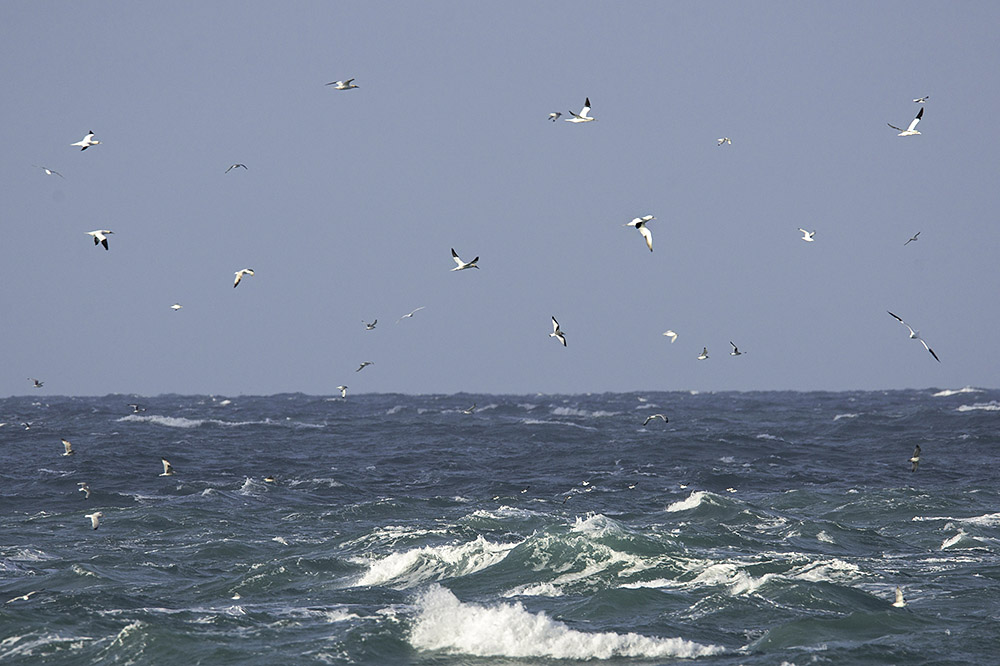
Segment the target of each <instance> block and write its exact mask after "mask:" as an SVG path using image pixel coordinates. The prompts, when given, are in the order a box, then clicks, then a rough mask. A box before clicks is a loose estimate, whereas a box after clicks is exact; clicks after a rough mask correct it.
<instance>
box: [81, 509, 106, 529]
mask: <svg viewBox="0 0 1000 666" xmlns="http://www.w3.org/2000/svg"><path fill="white" fill-rule="evenodd" d="M83 517H84V518H90V524H91V525H93V526H94V529H95V530H96V529H97V526H98V525H100V524H101V518H103V517H104V514H103V513H101V512H100V511H96V512H94V513H87V514H84V516H83Z"/></svg>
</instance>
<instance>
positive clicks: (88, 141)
mask: <svg viewBox="0 0 1000 666" xmlns="http://www.w3.org/2000/svg"><path fill="white" fill-rule="evenodd" d="M99 143H100V141H94V130H91V131H90V132H88V133H87V136H85V137H83V138H82V139H80V140H79V141H77V142H76V143H71V144H69V145H71V146H80V150H87V148H90V147H91V146H96V145H97V144H99Z"/></svg>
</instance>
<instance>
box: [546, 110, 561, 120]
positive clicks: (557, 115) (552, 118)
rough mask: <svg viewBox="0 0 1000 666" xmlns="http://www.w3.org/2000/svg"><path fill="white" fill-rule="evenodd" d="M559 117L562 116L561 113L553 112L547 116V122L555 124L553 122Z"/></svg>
mask: <svg viewBox="0 0 1000 666" xmlns="http://www.w3.org/2000/svg"><path fill="white" fill-rule="evenodd" d="M561 115H562V112H561V111H553V112H552V113H550V114H549V120H551V121H552V122H555V121H557V120H559V116H561Z"/></svg>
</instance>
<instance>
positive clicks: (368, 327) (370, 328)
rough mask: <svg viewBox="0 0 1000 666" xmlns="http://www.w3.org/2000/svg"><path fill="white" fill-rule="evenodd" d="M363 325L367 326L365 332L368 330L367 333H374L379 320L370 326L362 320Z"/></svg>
mask: <svg viewBox="0 0 1000 666" xmlns="http://www.w3.org/2000/svg"><path fill="white" fill-rule="evenodd" d="M361 323H362V324H364V325H365V330H366V331H374V330H375V324H377V323H378V319H376V320H375V321H373V322H372V323H370V324H368V323H366V322H365V320H364V319H362V320H361Z"/></svg>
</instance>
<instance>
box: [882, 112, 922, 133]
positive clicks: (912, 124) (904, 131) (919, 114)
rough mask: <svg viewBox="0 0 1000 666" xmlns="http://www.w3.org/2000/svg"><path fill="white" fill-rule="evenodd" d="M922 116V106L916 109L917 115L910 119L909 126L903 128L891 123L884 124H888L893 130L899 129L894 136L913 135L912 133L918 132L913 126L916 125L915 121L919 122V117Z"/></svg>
mask: <svg viewBox="0 0 1000 666" xmlns="http://www.w3.org/2000/svg"><path fill="white" fill-rule="evenodd" d="M923 117H924V107H920V110H919V111H917V117H916V118H914V119H913V120H911V121H910V126H909V127H907V128H906V129H905V130H904V129H900V128H899V127H896V126H895V125H893V124H892V123H886V125H888V126H889V127H891V128H892V129H894V130H899V134H897V135H896V136H913V135H914V134H920V132H918V131H917V130H916V129H914V128H915V127H916V126H917V123H919V122H920V119H921V118H923Z"/></svg>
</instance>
